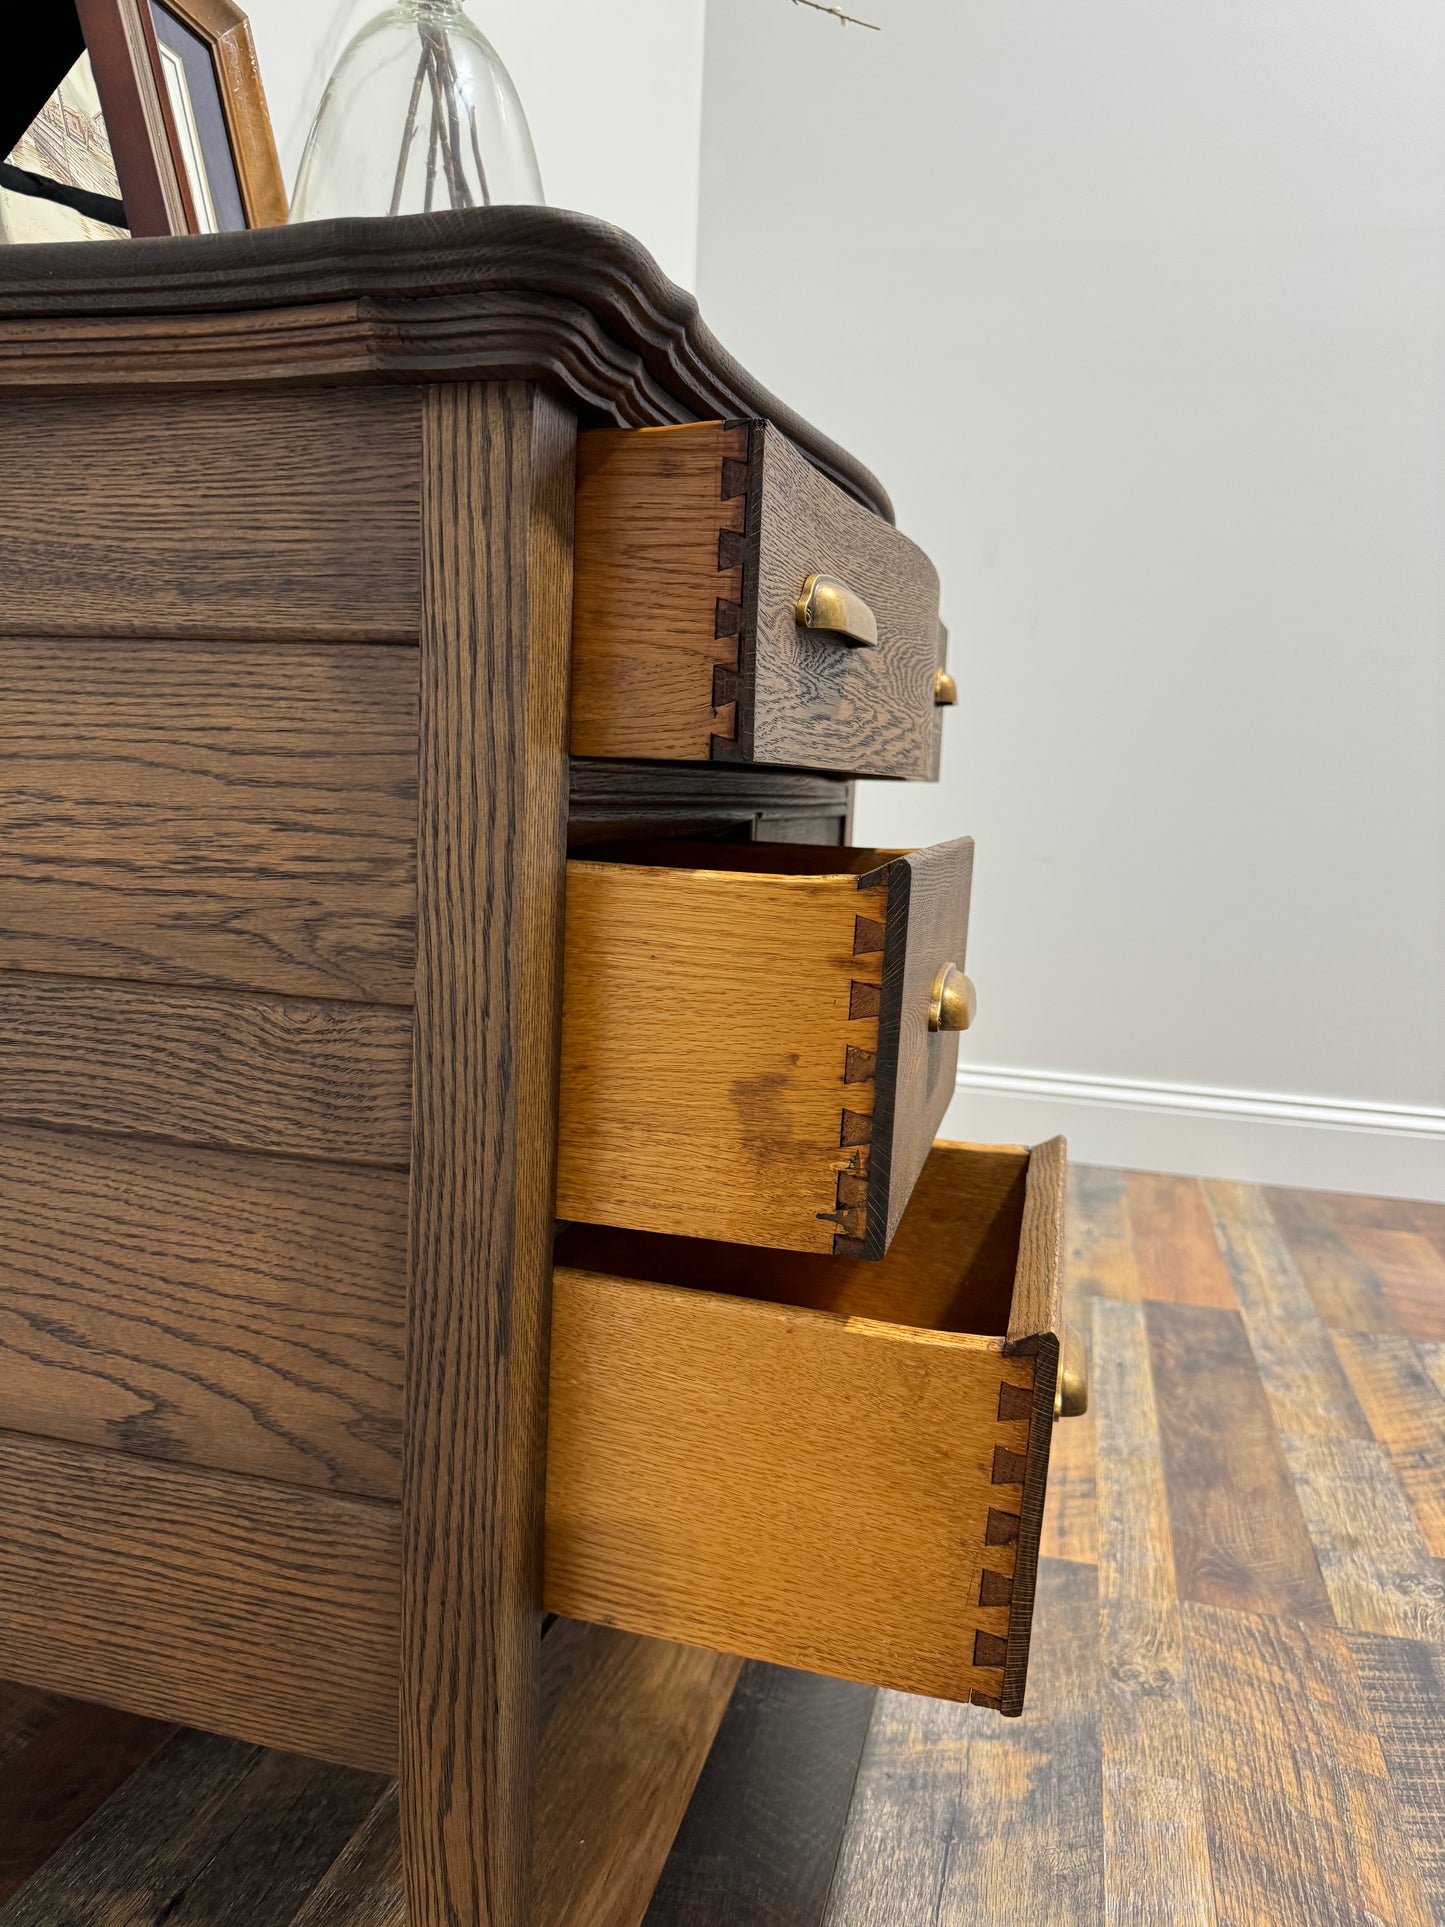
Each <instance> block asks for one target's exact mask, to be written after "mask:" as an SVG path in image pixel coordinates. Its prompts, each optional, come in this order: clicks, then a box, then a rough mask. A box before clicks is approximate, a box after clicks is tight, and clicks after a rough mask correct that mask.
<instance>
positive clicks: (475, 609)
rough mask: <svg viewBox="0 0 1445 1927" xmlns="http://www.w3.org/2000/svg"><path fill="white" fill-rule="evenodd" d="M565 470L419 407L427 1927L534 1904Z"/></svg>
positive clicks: (415, 1871)
mask: <svg viewBox="0 0 1445 1927" xmlns="http://www.w3.org/2000/svg"><path fill="white" fill-rule="evenodd" d="M574 446H575V423H574V422H573V420H572V419H571V418H570V417H569V416H567V415H565V414H563V413H562V411H561V410H560V409H559V408H558V407H557V406H556V404H555V403H553V402H551V401H550V400H548V399H547V398H546V397H545V396H543V395H541V394H539V393H538V392H537V391H536V390H535V389H532V388H529V387H526V386H523V385H520V384H514V385H508V386H499V387H483V386H476V385H465V384H463V385H457V386H439V387H437V388H435V389H432V390H429V391H428V393H427V396H426V398H425V402H424V412H423V472H424V480H423V509H422V514H423V524H424V529H425V562H424V584H425V587H424V603H425V608H426V611H427V614H426V620H425V623H424V626H423V632H422V641H421V760H420V801H419V823H420V831H419V844H418V858H417V863H418V920H417V978H416V1052H415V1090H414V1100H413V1105H414V1109H413V1118H414V1124H413V1150H412V1185H411V1276H410V1287H409V1293H408V1333H407V1347H408V1354H407V1380H406V1406H405V1426H404V1440H405V1445H404V1453H405V1458H404V1466H405V1473H404V1482H403V1525H404V1555H403V1578H402V1651H403V1655H404V1666H405V1672H404V1677H403V1686H402V1705H403V1720H402V1802H401V1816H402V1836H403V1842H404V1846H405V1853H406V1866H407V1885H408V1894H409V1899H410V1904H411V1907H412V1910H413V1912H414V1914H415V1916H416V1918H417V1920H418V1921H419V1922H425V1923H427V1927H431V1923H438V1927H440V1923H443V1922H448V1921H453V1920H455V1921H465V1922H467V1923H468V1927H472V1923H475V1927H520V1923H521V1922H523V1921H524V1920H525V1919H526V1918H527V1917H528V1908H529V1904H530V1902H529V1894H530V1889H531V1877H532V1868H531V1851H532V1824H531V1817H532V1798H533V1790H534V1786H535V1776H536V1758H537V1732H538V1723H539V1713H538V1691H539V1686H538V1675H537V1642H538V1635H539V1630H540V1621H541V1572H542V1499H543V1481H544V1438H545V1423H546V1402H547V1346H548V1329H549V1317H550V1296H551V1274H552V1231H553V1220H552V1213H553V1207H554V1199H555V1157H556V1112H557V1062H558V1035H559V997H560V983H561V962H562V959H561V945H562V893H563V886H564V879H565V870H566V810H567V785H566V700H567V648H568V637H569V635H570V631H571V587H570V584H571V572H570V541H571V502H572V463H573V450H574Z"/></svg>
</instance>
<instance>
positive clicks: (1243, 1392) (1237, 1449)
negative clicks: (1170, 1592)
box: [1146, 1303, 1331, 1624]
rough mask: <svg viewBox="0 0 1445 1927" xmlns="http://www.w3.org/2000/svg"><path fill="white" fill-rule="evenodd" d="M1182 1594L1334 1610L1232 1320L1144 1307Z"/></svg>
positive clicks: (1325, 1612) (1209, 1312) (1299, 1611)
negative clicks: (1145, 1308) (1331, 1608)
mask: <svg viewBox="0 0 1445 1927" xmlns="http://www.w3.org/2000/svg"><path fill="white" fill-rule="evenodd" d="M1146 1316H1147V1324H1148V1331H1149V1350H1150V1358H1151V1362H1152V1365H1153V1373H1154V1385H1155V1391H1156V1394H1157V1397H1158V1409H1159V1437H1160V1444H1161V1448H1162V1451H1163V1456H1164V1466H1165V1471H1166V1476H1167V1479H1168V1485H1169V1517H1170V1522H1171V1525H1172V1528H1173V1540H1174V1562H1175V1568H1176V1571H1177V1574H1178V1587H1179V1596H1180V1598H1181V1599H1193V1600H1196V1601H1198V1602H1199V1603H1200V1604H1202V1605H1214V1606H1228V1607H1232V1608H1234V1609H1235V1610H1236V1611H1240V1612H1262V1613H1284V1614H1287V1615H1289V1616H1290V1617H1292V1618H1298V1619H1314V1620H1318V1621H1320V1622H1321V1623H1323V1624H1328V1623H1329V1621H1330V1617H1331V1615H1330V1602H1329V1599H1328V1596H1327V1595H1326V1592H1325V1588H1324V1585H1323V1583H1322V1581H1321V1578H1320V1572H1319V1567H1318V1565H1317V1564H1316V1560H1315V1553H1314V1548H1313V1547H1312V1545H1311V1543H1310V1537H1309V1533H1308V1532H1307V1531H1306V1529H1305V1522H1304V1519H1303V1517H1302V1516H1301V1513H1300V1508H1299V1502H1298V1500H1297V1499H1296V1497H1295V1494H1294V1491H1293V1490H1292V1487H1291V1482H1290V1476H1289V1469H1288V1467H1287V1466H1286V1464H1285V1461H1284V1458H1283V1455H1282V1453H1281V1451H1280V1446H1279V1441H1278V1437H1277V1434H1276V1432H1275V1429H1274V1425H1273V1422H1272V1416H1271V1412H1270V1407H1269V1403H1268V1400H1267V1399H1266V1397H1265V1395H1264V1392H1263V1390H1262V1388H1261V1385H1260V1381H1259V1375H1258V1372H1257V1370H1256V1368H1255V1364H1254V1359H1253V1355H1252V1354H1251V1352H1250V1349H1249V1340H1248V1339H1247V1337H1246V1336H1245V1332H1244V1327H1243V1324H1242V1322H1241V1320H1240V1317H1239V1314H1238V1313H1237V1312H1226V1311H1216V1310H1213V1309H1212V1308H1211V1307H1209V1306H1204V1305H1162V1304H1157V1303H1154V1304H1150V1305H1149V1307H1148V1309H1147V1314H1146Z"/></svg>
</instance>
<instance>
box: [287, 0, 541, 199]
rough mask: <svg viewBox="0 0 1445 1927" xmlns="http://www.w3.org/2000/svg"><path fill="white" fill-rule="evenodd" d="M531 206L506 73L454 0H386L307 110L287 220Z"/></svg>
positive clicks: (522, 133)
mask: <svg viewBox="0 0 1445 1927" xmlns="http://www.w3.org/2000/svg"><path fill="white" fill-rule="evenodd" d="M517 201H523V202H528V203H531V204H533V205H539V204H540V203H541V201H542V177H541V175H540V174H539V173H538V171H537V156H536V154H535V153H534V151H533V148H532V136H531V133H530V132H529V130H528V127H527V117H526V115H525V114H524V113H523V112H522V103H521V101H520V100H519V99H518V98H517V90H516V88H515V87H514V86H513V85H512V78H511V75H510V74H509V73H508V72H507V70H506V68H505V67H504V66H503V65H502V63H501V61H500V60H499V59H498V58H497V55H496V52H495V51H494V49H493V48H492V47H491V45H490V44H489V42H488V41H487V40H486V38H485V37H484V36H483V35H482V34H481V33H480V32H479V31H478V29H477V28H476V26H475V25H474V24H473V22H472V21H471V20H470V19H468V17H467V13H466V9H465V8H464V7H463V6H462V4H461V0H398V4H397V5H396V6H392V7H388V8H387V10H386V12H385V13H381V14H378V15H377V17H376V18H375V19H374V20H372V21H369V22H368V24H367V25H366V26H364V27H363V28H362V29H361V31H360V33H358V34H357V36H356V38H355V39H354V40H353V41H352V42H351V44H350V45H349V46H348V47H347V49H346V51H345V53H343V54H342V56H341V59H340V60H339V62H338V63H337V67H336V72H335V73H334V74H333V75H332V76H331V79H330V81H329V82H328V83H327V87H326V92H325V93H324V94H323V95H322V97H321V105H320V107H319V108H318V109H317V110H316V119H315V121H314V122H313V123H312V128H311V132H310V135H309V136H308V137H307V141H306V151H305V153H304V154H303V155H302V156H301V166H300V169H299V170H298V172H297V176H296V191H295V193H294V194H293V195H292V197H291V219H292V220H293V221H325V220H330V219H331V218H332V217H333V216H335V215H342V214H422V213H427V212H430V211H431V210H432V209H434V208H449V207H493V206H497V205H499V204H501V203H503V202H517Z"/></svg>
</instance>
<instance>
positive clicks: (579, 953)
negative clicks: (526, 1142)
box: [557, 837, 973, 1258]
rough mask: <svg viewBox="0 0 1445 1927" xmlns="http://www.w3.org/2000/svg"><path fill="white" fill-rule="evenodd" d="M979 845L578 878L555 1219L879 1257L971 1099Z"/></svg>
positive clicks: (634, 862) (593, 869)
mask: <svg viewBox="0 0 1445 1927" xmlns="http://www.w3.org/2000/svg"><path fill="white" fill-rule="evenodd" d="M972 865H973V844H972V841H971V840H970V839H968V838H966V837H965V838H962V839H961V840H959V841H958V842H955V843H944V844H937V845H935V846H933V847H932V848H930V849H927V850H919V851H914V852H899V851H888V850H856V849H840V848H810V847H808V846H804V845H797V844H776V845H765V844H720V843H711V844H685V843H657V844H651V845H648V844H624V845H618V846H614V847H613V848H612V849H611V850H609V851H600V852H599V851H593V850H589V851H588V853H587V857H586V860H580V859H578V860H574V861H573V862H571V863H569V864H568V866H567V924H566V966H565V980H564V989H563V1015H562V1083H561V1101H560V1111H559V1143H558V1180H557V1213H558V1216H559V1217H561V1218H564V1219H577V1220H581V1221H583V1222H585V1223H589V1224H610V1225H622V1226H627V1227H630V1228H632V1229H636V1230H645V1231H657V1232H666V1233H675V1234H680V1235H687V1236H693V1237H703V1238H722V1239H728V1240H731V1241H733V1242H737V1243H743V1244H757V1245H771V1246H776V1247H779V1248H782V1249H787V1250H793V1251H815V1252H833V1253H836V1254H837V1255H841V1256H858V1257H870V1258H874V1257H880V1256H881V1255H882V1254H883V1252H884V1251H885V1250H886V1249H887V1246H888V1241H889V1239H890V1238H891V1237H892V1235H893V1231H894V1229H895V1228H896V1226H897V1223H898V1220H899V1217H900V1216H901V1214H902V1211H903V1207H904V1205H905V1204H906V1203H907V1201H908V1196H909V1193H910V1191H911V1190H912V1187H913V1183H914V1180H915V1178H916V1177H917V1175H918V1172H919V1170H920V1169H921V1167H922V1164H923V1160H924V1158H925V1157H926V1155H927V1152H928V1147H929V1145H930V1144H931V1143H932V1141H933V1134H934V1132H935V1130H936V1129H937V1128H938V1124H939V1121H940V1119H941V1118H942V1116H943V1113H944V1110H945V1109H946V1108H947V1105H948V1102H949V1099H950V1097H951V1096H952V1092H953V1084H954V1072H955V1066H956V1063H957V1057H958V1037H957V1034H956V1032H953V1031H949V1030H946V1029H939V1030H934V1029H930V1027H929V1026H930V1006H931V1001H932V998H933V993H934V990H935V987H936V985H937V983H938V981H939V977H940V973H941V972H942V971H944V970H945V969H946V967H947V966H949V965H953V966H955V967H956V969H957V970H958V971H960V972H961V970H962V967H963V964H964V954H965V948H966V945H967V940H968V903H969V889H970V882H971V877H972Z"/></svg>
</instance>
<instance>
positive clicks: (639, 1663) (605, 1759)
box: [289, 1623, 738, 1927]
mask: <svg viewBox="0 0 1445 1927" xmlns="http://www.w3.org/2000/svg"><path fill="white" fill-rule="evenodd" d="M564 1646H565V1647H566V1649H567V1652H566V1655H565V1661H564V1663H562V1664H561V1665H560V1666H559V1664H558V1660H559V1649H561V1648H563V1647H564ZM737 1671H738V1661H737V1660H735V1659H729V1658H727V1657H726V1656H725V1655H723V1654H720V1653H707V1652H702V1651H699V1650H698V1649H697V1648H694V1647H685V1646H671V1645H667V1644H665V1643H664V1642H661V1641H656V1640H647V1639H638V1638H635V1637H633V1636H632V1635H630V1634H626V1633H617V1632H612V1631H609V1630H608V1629H606V1628H604V1627H598V1626H594V1627H580V1626H567V1625H565V1624H564V1623H559V1624H558V1625H556V1626H554V1627H553V1629H552V1631H551V1633H550V1634H549V1635H548V1637H547V1638H546V1639H545V1640H544V1641H543V1644H542V1675H543V1695H542V1706H543V1712H544V1716H545V1720H546V1723H545V1730H544V1733H543V1737H542V1743H541V1756H540V1760H539V1764H538V1829H537V1834H536V1866H535V1879H536V1898H535V1903H534V1913H533V1916H532V1921H533V1927H575V1924H576V1923H579V1922H581V1921H586V1922H587V1923H588V1927H637V1922H638V1921H639V1920H640V1918H641V1914H642V1910H643V1909H644V1908H645V1906H646V1905H647V1896H648V1895H649V1894H650V1893H651V1891H652V1889H653V1886H654V1885H655V1883H656V1880H657V1876H658V1871H659V1868H660V1867H661V1866H662V1864H663V1862H664V1860H665V1859H666V1857H667V1852H668V1846H669V1843H670V1841H671V1839H672V1834H673V1831H674V1829H675V1828H676V1826H677V1822H678V1818H679V1816H680V1814H681V1812H682V1810H683V1808H684V1807H685V1806H686V1803H687V1798H688V1794H689V1793H690V1791H691V1789H692V1786H693V1782H694V1781H695V1780H696V1778H697V1774H698V1771H699V1769H700V1768H701V1766H702V1764H703V1761H704V1759H705V1757H706V1755H707V1749H708V1745H709V1743H710V1741H711V1739H712V1736H713V1734H714V1732H715V1731H716V1729H717V1724H718V1720H719V1718H720V1717H721V1716H722V1712H723V1708H724V1706H725V1704H726V1702H727V1698H728V1693H729V1690H730V1687H731V1683H732V1680H733V1679H734V1678H735V1677H736V1675H737ZM406 1921H407V1908H406V1892H405V1882H404V1879H403V1875H402V1865H401V1833H400V1816H399V1811H398V1797H397V1790H396V1787H395V1786H394V1785H393V1786H391V1787H389V1788H387V1790H386V1791H385V1792H384V1793H383V1794H382V1795H381V1796H380V1798H379V1799H378V1800H377V1802H376V1804H375V1806H374V1807H373V1808H372V1810H371V1812H370V1813H369V1814H368V1816H367V1818H366V1820H365V1821H364V1823H363V1824H362V1825H361V1826H360V1827H359V1828H358V1829H357V1831H356V1833H355V1835H354V1836H353V1838H352V1839H351V1840H350V1841H349V1842H348V1843H347V1845H346V1847H345V1849H344V1851H343V1852H342V1853H340V1854H339V1855H338V1856H337V1858H336V1860H335V1861H334V1863H333V1864H332V1866H331V1868H330V1869H329V1871H328V1872H327V1873H326V1875H325V1877H324V1878H323V1879H322V1880H321V1881H319V1882H318V1884H317V1886H316V1888H315V1891H314V1892H313V1893H312V1895H311V1897H310V1899H309V1900H308V1901H307V1903H306V1905H305V1906H304V1907H303V1908H302V1909H301V1911H300V1913H299V1914H298V1915H297V1917H296V1919H295V1920H294V1921H292V1922H290V1923H289V1927H405V1924H406Z"/></svg>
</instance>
